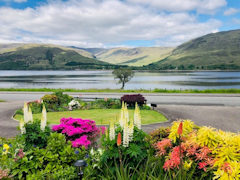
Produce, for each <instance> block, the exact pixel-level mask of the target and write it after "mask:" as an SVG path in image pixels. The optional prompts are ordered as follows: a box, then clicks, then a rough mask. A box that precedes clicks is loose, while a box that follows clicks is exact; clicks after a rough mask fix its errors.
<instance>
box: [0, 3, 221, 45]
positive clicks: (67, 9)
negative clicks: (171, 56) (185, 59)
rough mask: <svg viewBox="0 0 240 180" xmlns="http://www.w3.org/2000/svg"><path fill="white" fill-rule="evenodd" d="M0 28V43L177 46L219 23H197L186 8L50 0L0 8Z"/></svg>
mask: <svg viewBox="0 0 240 180" xmlns="http://www.w3.org/2000/svg"><path fill="white" fill-rule="evenodd" d="M135 1H136V0H135ZM143 1H144V0H143ZM159 1H160V0H159ZM175 1H177V0H175ZM188 1H190V0H188ZM213 1H214V0H213ZM214 7H216V5H214ZM208 8H210V5H209V6H208ZM211 8H213V7H211ZM0 26H1V28H0V42H7V41H10V42H38V43H53V44H62V45H75V46H81V47H102V46H107V45H108V44H113V43H114V44H119V45H122V42H124V41H129V40H133V41H134V40H156V43H157V44H160V45H178V44H180V43H182V42H185V41H187V40H190V39H192V38H195V37H198V36H201V35H204V34H207V33H210V32H213V31H216V30H218V28H219V27H220V26H221V22H220V21H217V20H214V19H210V20H208V21H206V22H198V20H197V18H196V16H195V15H193V14H190V13H187V12H177V11H176V12H172V13H164V12H161V11H155V10H153V9H152V8H149V7H148V8H146V7H145V6H142V5H137V6H136V4H133V3H129V2H123V1H120V0H81V1H78V0H70V1H68V2H61V1H56V0H55V1H50V3H49V4H45V5H42V6H39V7H37V8H35V9H32V8H26V9H23V10H21V9H12V8H7V7H2V8H0Z"/></svg>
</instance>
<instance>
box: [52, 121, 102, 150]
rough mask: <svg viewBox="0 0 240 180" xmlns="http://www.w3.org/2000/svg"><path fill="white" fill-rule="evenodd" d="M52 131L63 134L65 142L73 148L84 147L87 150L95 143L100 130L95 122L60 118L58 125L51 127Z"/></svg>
mask: <svg viewBox="0 0 240 180" xmlns="http://www.w3.org/2000/svg"><path fill="white" fill-rule="evenodd" d="M52 130H53V131H56V132H58V133H62V134H65V136H66V138H67V140H70V141H71V142H72V146H73V147H81V146H84V147H85V148H88V147H89V146H91V145H93V144H94V143H95V142H96V138H97V137H98V136H99V134H100V129H99V128H98V127H97V126H96V123H95V121H92V120H84V119H79V118H77V119H74V118H71V117H70V118H62V119H61V120H60V124H59V125H55V126H53V127H52Z"/></svg>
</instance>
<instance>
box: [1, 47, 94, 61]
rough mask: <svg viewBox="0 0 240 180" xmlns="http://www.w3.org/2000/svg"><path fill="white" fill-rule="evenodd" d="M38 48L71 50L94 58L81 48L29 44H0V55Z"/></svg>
mask: <svg viewBox="0 0 240 180" xmlns="http://www.w3.org/2000/svg"><path fill="white" fill-rule="evenodd" d="M39 46H44V47H50V48H60V49H63V50H73V51H76V52H77V53H79V54H80V55H82V56H85V57H89V58H94V56H93V54H92V53H90V52H88V51H86V50H84V49H82V48H71V47H65V46H60V45H53V44H31V43H29V44H24V43H11V44H0V54H1V53H5V52H12V51H17V50H18V49H29V48H34V47H39Z"/></svg>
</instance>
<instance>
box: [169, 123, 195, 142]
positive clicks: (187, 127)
mask: <svg viewBox="0 0 240 180" xmlns="http://www.w3.org/2000/svg"><path fill="white" fill-rule="evenodd" d="M180 122H181V121H175V122H173V125H172V127H171V130H170V134H169V139H171V140H173V142H174V143H175V142H176V140H177V138H179V134H178V127H179V124H180ZM193 127H194V123H193V122H192V121H190V120H184V121H183V131H182V136H184V137H186V136H187V135H189V133H190V132H192V131H193Z"/></svg>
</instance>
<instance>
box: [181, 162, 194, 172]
mask: <svg viewBox="0 0 240 180" xmlns="http://www.w3.org/2000/svg"><path fill="white" fill-rule="evenodd" d="M192 163H193V161H191V160H190V161H185V162H184V164H183V168H184V169H185V170H187V171H188V170H189V169H190V168H191V166H192Z"/></svg>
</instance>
